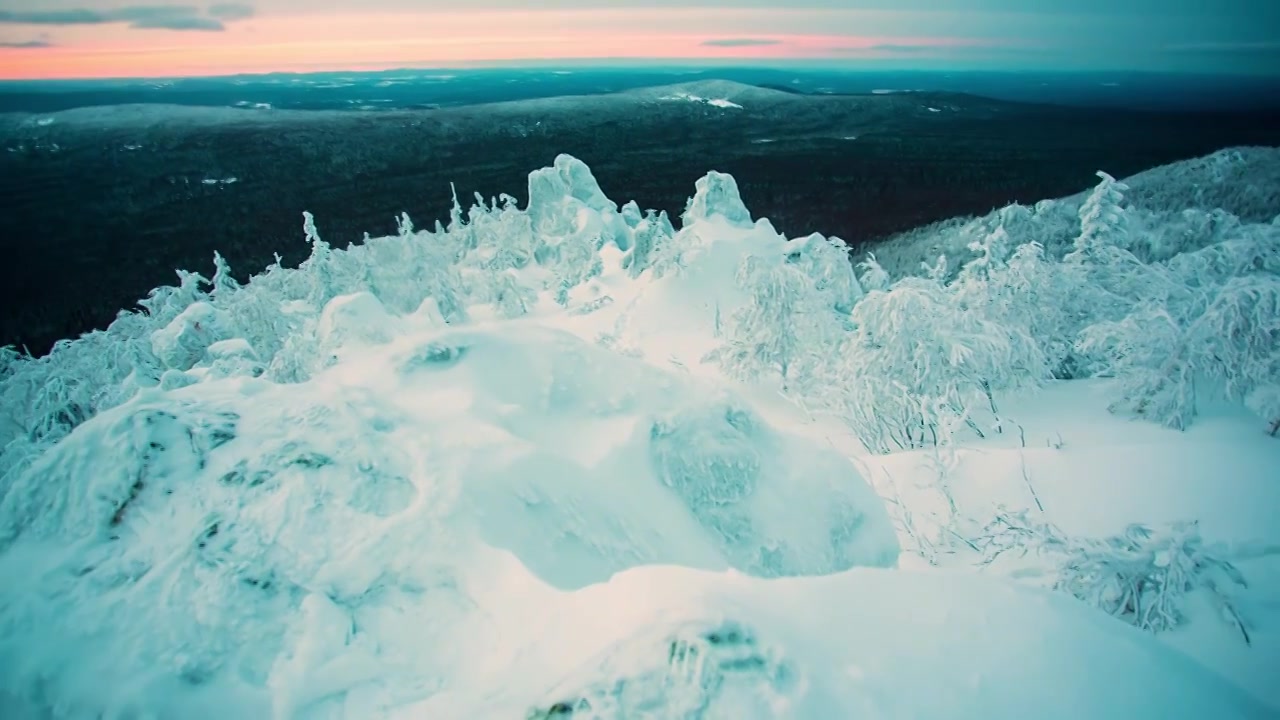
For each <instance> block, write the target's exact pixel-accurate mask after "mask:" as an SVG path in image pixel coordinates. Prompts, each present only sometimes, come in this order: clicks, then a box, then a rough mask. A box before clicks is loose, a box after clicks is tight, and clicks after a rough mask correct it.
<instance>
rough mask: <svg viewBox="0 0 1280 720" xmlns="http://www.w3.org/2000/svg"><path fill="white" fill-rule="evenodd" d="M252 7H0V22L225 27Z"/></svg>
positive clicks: (250, 12)
mask: <svg viewBox="0 0 1280 720" xmlns="http://www.w3.org/2000/svg"><path fill="white" fill-rule="evenodd" d="M252 15H253V8H252V7H250V6H249V5H243V4H240V3H219V4H215V5H211V6H210V7H209V9H208V15H202V14H201V12H200V8H198V7H196V6H194V5H128V6H125V7H121V8H115V9H111V10H90V9H88V8H71V9H67V10H0V24H11V25H108V24H114V23H126V24H128V25H129V27H131V28H136V29H139V30H157V29H159V30H203V31H214V32H216V31H220V30H225V29H226V25H225V24H224V23H225V22H230V21H234V20H243V19H245V18H248V17H251V16H252Z"/></svg>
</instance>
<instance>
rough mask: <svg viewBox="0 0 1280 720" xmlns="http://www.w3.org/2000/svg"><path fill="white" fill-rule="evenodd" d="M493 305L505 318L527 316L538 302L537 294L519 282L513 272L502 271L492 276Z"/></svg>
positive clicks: (518, 276)
mask: <svg viewBox="0 0 1280 720" xmlns="http://www.w3.org/2000/svg"><path fill="white" fill-rule="evenodd" d="M493 280H494V287H493V290H492V296H493V304H494V306H495V307H497V309H498V313H499V314H500V315H501V316H502V317H505V318H515V317H520V316H522V315H527V314H528V313H529V311H530V310H531V309H532V308H533V306H534V305H535V304H537V302H538V293H537V291H535V290H534V289H533V288H531V287H529V286H528V285H525V284H524V283H523V282H521V280H520V275H519V273H517V272H516V271H515V270H504V271H502V272H500V273H497V274H496V275H494V276H493Z"/></svg>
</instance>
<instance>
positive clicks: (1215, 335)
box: [1081, 274, 1280, 429]
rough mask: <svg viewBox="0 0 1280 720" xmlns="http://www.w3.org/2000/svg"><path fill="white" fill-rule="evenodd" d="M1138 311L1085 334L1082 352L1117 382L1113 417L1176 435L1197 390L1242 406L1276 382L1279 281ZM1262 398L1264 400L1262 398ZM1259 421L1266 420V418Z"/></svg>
mask: <svg viewBox="0 0 1280 720" xmlns="http://www.w3.org/2000/svg"><path fill="white" fill-rule="evenodd" d="M1188 294H1189V295H1190V296H1191V297H1190V298H1189V299H1182V302H1180V303H1178V302H1170V301H1169V300H1153V301H1148V302H1145V303H1142V304H1140V305H1138V306H1137V308H1135V310H1134V311H1133V312H1132V313H1130V314H1129V315H1128V316H1126V317H1125V318H1123V319H1121V320H1118V321H1105V322H1100V323H1097V324H1095V325H1093V326H1091V327H1089V328H1088V329H1086V330H1085V332H1084V334H1083V336H1082V339H1081V345H1082V346H1083V347H1084V348H1085V349H1087V350H1094V351H1097V352H1098V353H1099V354H1100V355H1102V356H1103V357H1104V358H1105V359H1106V362H1107V364H1106V366H1105V368H1106V372H1107V373H1108V374H1110V375H1113V376H1116V377H1118V378H1119V379H1120V381H1121V392H1122V395H1121V397H1120V398H1119V399H1118V400H1117V401H1116V402H1115V403H1114V404H1113V409H1115V410H1128V411H1131V412H1133V413H1135V414H1137V415H1142V416H1144V417H1148V418H1150V419H1152V420H1154V421H1156V422H1159V423H1161V424H1164V425H1167V426H1169V427H1173V428H1177V429H1185V428H1186V427H1187V426H1188V425H1189V424H1190V422H1191V421H1192V419H1193V418H1194V417H1195V415H1196V398H1197V383H1198V382H1200V383H1205V382H1212V383H1213V384H1214V387H1215V388H1216V389H1217V390H1218V391H1219V394H1223V395H1225V396H1226V397H1228V398H1231V399H1234V400H1240V401H1243V400H1245V399H1246V398H1248V397H1249V396H1250V395H1251V394H1252V393H1254V392H1264V393H1265V390H1262V388H1265V387H1267V386H1268V385H1270V384H1272V383H1274V382H1275V381H1276V379H1277V378H1280V277H1277V276H1275V275H1270V274H1251V275H1245V276H1241V277H1233V278H1230V279H1228V280H1226V281H1225V282H1224V283H1222V284H1221V285H1216V286H1210V287H1208V288H1197V289H1194V290H1192V291H1190V292H1189V293H1188ZM1263 397H1265V395H1264V396H1263ZM1264 419H1265V420H1271V418H1266V417H1265V412H1264Z"/></svg>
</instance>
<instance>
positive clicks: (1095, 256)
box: [1063, 170, 1130, 263]
mask: <svg viewBox="0 0 1280 720" xmlns="http://www.w3.org/2000/svg"><path fill="white" fill-rule="evenodd" d="M1098 177H1099V178H1101V182H1099V183H1098V185H1097V186H1096V187H1094V189H1093V192H1091V193H1090V194H1089V197H1088V199H1086V200H1085V201H1084V203H1083V204H1081V206H1080V235H1078V236H1077V237H1076V240H1075V243H1074V245H1073V246H1072V249H1071V252H1069V253H1067V255H1066V256H1065V257H1064V258H1063V260H1065V261H1067V262H1084V261H1092V262H1095V263H1097V262H1105V256H1106V255H1107V254H1108V253H1110V252H1111V251H1112V249H1114V248H1120V249H1126V250H1127V249H1128V248H1129V242H1130V238H1129V232H1128V223H1127V218H1126V217H1125V212H1124V207H1123V203H1124V192H1125V191H1126V190H1128V189H1129V186H1128V185H1125V184H1124V183H1122V182H1119V181H1117V180H1116V179H1115V178H1113V177H1111V176H1110V175H1108V174H1107V173H1105V172H1102V171H1101V170H1099V171H1098Z"/></svg>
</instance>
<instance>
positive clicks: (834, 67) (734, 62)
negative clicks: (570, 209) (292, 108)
mask: <svg viewBox="0 0 1280 720" xmlns="http://www.w3.org/2000/svg"><path fill="white" fill-rule="evenodd" d="M762 60H763V59H761V58H750V59H748V58H698V57H692V58H654V59H652V60H648V59H640V58H622V59H619V58H610V57H602V58H536V59H530V60H519V61H513V60H468V61H458V62H454V63H446V64H439V65H418V64H407V65H394V66H381V65H382V64H379V65H380V66H379V67H376V68H361V67H358V66H344V67H336V68H321V69H315V70H264V71H261V72H232V73H225V72H217V71H212V72H209V73H184V74H173V75H119V76H109V77H108V76H101V77H98V76H67V77H56V78H21V77H0V84H9V85H18V84H37V83H45V84H50V83H65V82H121V81H164V80H218V79H233V78H255V77H270V76H277V75H292V76H302V75H321V74H339V73H347V74H360V75H372V74H379V73H394V72H426V71H433V70H439V71H447V72H476V71H495V70H497V71H501V70H506V71H519V70H571V69H587V70H596V71H601V70H614V71H627V70H643V69H655V70H656V69H693V68H699V69H704V68H720V69H724V68H729V69H737V70H781V69H795V68H803V69H806V70H810V71H813V70H825V71H833V72H843V73H849V74H856V73H859V72H867V73H872V72H895V73H921V74H957V75H973V74H984V75H1131V76H1166V77H1186V76H1196V77H1223V78H1241V79H1244V78H1248V79H1254V80H1267V79H1269V80H1275V81H1280V74H1277V73H1271V72H1241V71H1235V72H1227V71H1220V70H1196V69H1182V70H1152V69H1141V68H1124V67H1116V68H1075V69H1073V68H1052V67H1040V68H1035V67H1033V68H986V67H974V66H962V67H903V66H900V63H901V61H900V60H899V59H896V58H885V59H867V58H859V59H849V58H830V59H826V58H812V57H810V58H768V59H767V60H765V61H762Z"/></svg>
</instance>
